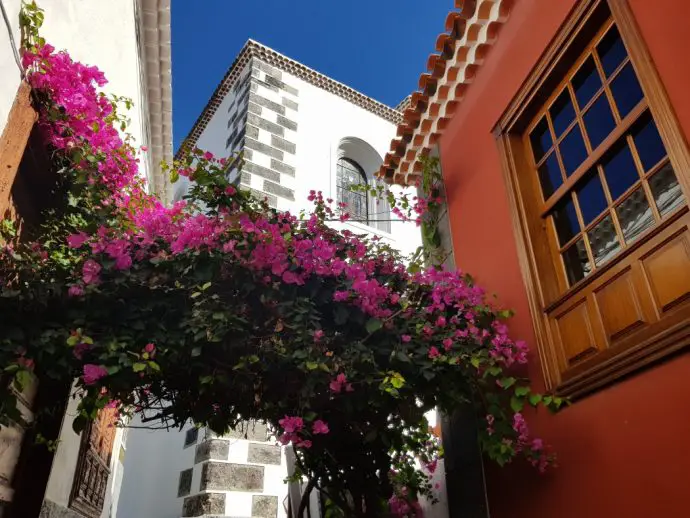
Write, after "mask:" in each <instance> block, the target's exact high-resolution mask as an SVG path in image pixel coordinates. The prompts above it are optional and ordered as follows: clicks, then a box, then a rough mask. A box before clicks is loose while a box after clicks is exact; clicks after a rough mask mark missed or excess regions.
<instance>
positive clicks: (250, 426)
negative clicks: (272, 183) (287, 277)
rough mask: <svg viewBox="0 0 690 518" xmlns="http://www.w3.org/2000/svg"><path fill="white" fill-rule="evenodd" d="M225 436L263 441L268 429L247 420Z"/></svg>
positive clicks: (264, 425) (257, 194) (260, 193)
mask: <svg viewBox="0 0 690 518" xmlns="http://www.w3.org/2000/svg"><path fill="white" fill-rule="evenodd" d="M255 193H256V196H257V197H258V198H259V199H263V198H264V197H266V196H267V195H266V194H265V193H263V192H260V191H255ZM268 197H269V202H270V198H273V199H274V200H275V196H270V195H268ZM275 201H277V200H275ZM225 437H229V438H231V439H247V440H250V441H258V442H265V441H266V439H267V438H268V429H267V427H266V423H261V422H257V421H249V422H246V423H242V424H240V425H239V426H238V427H237V429H235V430H230V431H229V432H228V433H227V434H225Z"/></svg>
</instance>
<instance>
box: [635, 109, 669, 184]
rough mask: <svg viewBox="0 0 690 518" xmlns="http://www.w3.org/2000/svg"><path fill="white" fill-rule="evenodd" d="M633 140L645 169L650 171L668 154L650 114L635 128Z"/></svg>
mask: <svg viewBox="0 0 690 518" xmlns="http://www.w3.org/2000/svg"><path fill="white" fill-rule="evenodd" d="M633 140H634V141H635V147H636V148H637V154H638V155H640V160H641V161H642V167H643V168H644V170H645V171H649V170H650V169H651V168H652V167H654V166H655V165H656V164H658V163H659V160H661V159H662V158H664V157H665V156H666V148H665V147H664V143H663V142H662V141H661V137H660V136H659V132H658V131H657V129H656V124H654V121H653V120H652V118H651V117H649V116H647V117H645V118H644V120H643V121H642V122H641V124H640V125H638V126H637V127H636V128H635V129H634V130H633Z"/></svg>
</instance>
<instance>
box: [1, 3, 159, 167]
mask: <svg viewBox="0 0 690 518" xmlns="http://www.w3.org/2000/svg"><path fill="white" fill-rule="evenodd" d="M3 4H4V6H5V9H6V10H7V14H8V17H9V19H10V22H11V24H12V29H13V30H12V32H13V34H14V39H15V42H16V43H17V45H19V44H20V34H19V9H20V6H21V0H3ZM38 5H39V7H41V8H43V9H44V10H45V22H44V25H43V27H42V28H41V35H42V36H43V37H44V38H45V39H46V41H47V42H48V43H50V44H51V45H53V46H55V47H56V48H57V49H65V50H67V51H68V52H69V53H70V55H71V56H72V58H73V59H75V60H77V61H81V62H83V63H86V64H89V65H95V66H97V67H98V68H99V69H101V70H102V71H103V72H104V73H105V75H106V78H107V79H108V81H109V84H108V85H106V87H105V89H104V90H105V91H106V92H107V93H114V94H117V95H123V96H126V97H130V98H131V99H132V100H133V101H134V108H133V109H132V110H130V112H129V113H128V116H129V117H130V118H131V121H132V122H131V124H130V126H129V132H130V133H131V134H132V135H133V136H134V138H135V139H136V142H137V144H138V145H148V144H149V142H148V141H147V138H148V137H147V135H146V132H145V129H144V128H145V126H144V121H145V113H146V106H145V105H144V104H145V103H144V90H143V89H142V81H141V62H140V59H139V53H138V48H137V38H136V31H135V29H136V20H135V0H107V1H105V0H38ZM0 77H1V78H2V80H1V81H0V132H1V131H2V130H3V129H4V127H5V124H6V123H7V116H8V114H9V111H10V109H11V107H12V102H13V101H14V97H15V95H16V93H17V88H18V87H19V82H20V79H21V78H20V74H19V70H18V68H17V65H16V63H15V61H14V58H13V55H12V51H11V47H10V40H9V35H8V31H7V28H6V27H5V24H4V22H2V21H1V20H0ZM148 169H149V165H148V163H147V161H146V159H144V160H142V163H141V165H140V170H141V173H142V174H146V175H147V177H148Z"/></svg>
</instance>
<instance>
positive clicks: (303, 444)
mask: <svg viewBox="0 0 690 518" xmlns="http://www.w3.org/2000/svg"><path fill="white" fill-rule="evenodd" d="M295 446H297V447H298V448H305V449H309V448H311V441H310V440H308V439H307V440H305V441H299V442H298V443H297V444H296V445H295Z"/></svg>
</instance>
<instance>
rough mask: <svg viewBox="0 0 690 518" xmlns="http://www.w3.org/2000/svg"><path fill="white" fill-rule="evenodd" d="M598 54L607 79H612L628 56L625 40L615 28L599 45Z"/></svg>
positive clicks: (612, 28)
mask: <svg viewBox="0 0 690 518" xmlns="http://www.w3.org/2000/svg"><path fill="white" fill-rule="evenodd" d="M597 52H598V53H599V58H600V59H601V65H602V67H603V69H604V73H605V74H606V77H611V74H613V72H614V71H615V70H616V68H618V65H620V64H621V63H622V62H623V60H624V59H625V57H626V56H627V55H628V53H627V52H626V51H625V46H624V45H623V40H621V35H620V34H619V33H618V29H617V28H616V27H615V26H614V27H611V30H609V32H607V33H606V35H605V36H604V37H603V38H602V39H601V41H600V42H599V45H597Z"/></svg>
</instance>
